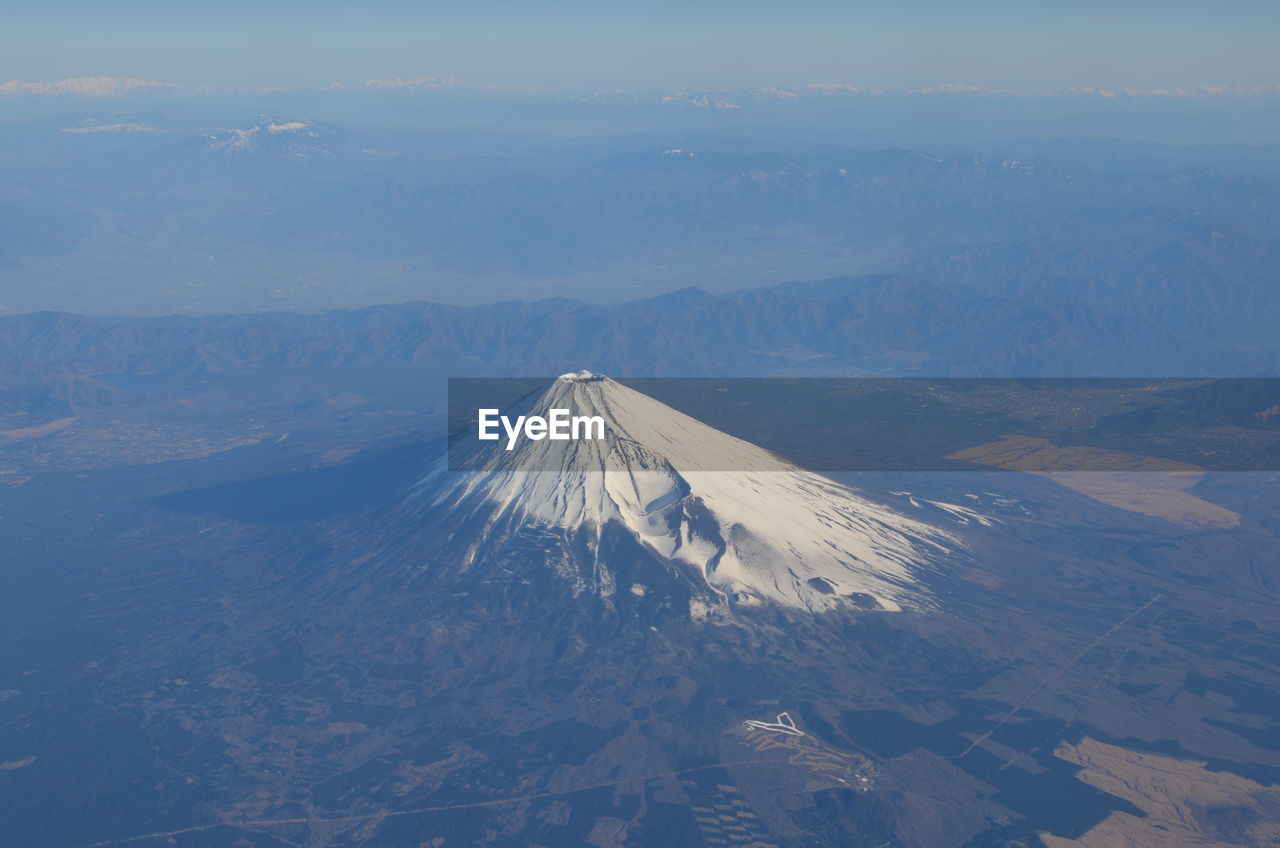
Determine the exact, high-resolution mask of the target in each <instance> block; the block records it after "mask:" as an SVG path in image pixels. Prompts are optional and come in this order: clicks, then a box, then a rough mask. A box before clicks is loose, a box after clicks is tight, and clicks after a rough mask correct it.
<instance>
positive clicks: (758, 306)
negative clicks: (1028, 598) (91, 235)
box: [0, 276, 1280, 385]
mask: <svg viewBox="0 0 1280 848" xmlns="http://www.w3.org/2000/svg"><path fill="white" fill-rule="evenodd" d="M1270 302H1271V303H1273V302H1274V301H1270ZM1266 303H1267V302H1266V301H1260V302H1259V304H1257V305H1256V308H1255V309H1252V310H1251V309H1249V308H1248V305H1247V304H1242V305H1241V308H1239V309H1232V310H1228V309H1222V310H1214V309H1206V308H1203V307H1201V306H1199V305H1197V304H1196V303H1195V302H1192V303H1187V304H1170V303H1161V302H1159V301H1156V300H1153V299H1145V300H1141V301H1138V302H1136V303H1135V302H1133V301H1129V302H1126V301H1124V300H1120V301H1118V302H1117V301H1111V302H1108V301H1105V300H1097V301H1096V302H1095V305H1089V304H1085V303H1080V302H1075V303H1073V302H1071V301H1069V300H1067V299H1065V298H1064V299H1063V300H1062V301H1061V302H1058V303H1054V302H1053V301H1052V299H1051V298H1048V297H1043V296H1042V297H1035V296H1031V295H1029V296H1022V297H1019V296H1015V295H1014V294H1013V293H1012V292H1011V291H1005V292H1002V293H986V292H983V291H980V290H978V289H977V288H976V287H973V286H963V285H945V284H942V283H928V282H921V281H918V280H914V279H911V278H907V277H902V276H866V277H856V278H839V279H831V280H823V281H817V282H812V283H793V284H787V285H781V286H774V287H769V288H761V289H753V290H748V291H743V292H737V293H732V294H725V295H716V294H710V293H708V292H705V291H700V290H697V289H689V290H685V291H680V292H672V293H670V294H665V295H660V296H658V297H653V298H648V299H645V300H639V301H635V302H632V303H626V304H620V305H616V306H596V305H590V304H586V303H582V302H580V301H575V300H568V299H552V300H545V301H539V302H534V303H500V304H494V305H492V306H483V307H458V306H445V305H440V304H432V303H415V304H402V305H397V306H378V307H370V308H365V309H357V310H351V311H334V312H326V313H322V314H313V315H307V314H299V313H261V314H252V315H227V316H208V317H188V316H170V317H165V318H108V317H89V316H80V315H71V314H65V313H52V312H44V313H33V314H28V315H18V316H11V317H5V318H0V362H3V363H4V369H3V372H2V374H3V376H2V378H0V379H3V380H4V381H5V382H7V383H8V384H10V385H21V384H25V383H29V382H32V381H37V380H40V379H42V378H45V377H48V376H50V375H56V374H77V375H85V376H92V375H102V374H200V373H228V374H236V373H251V372H253V371H256V370H259V369H264V368H284V369H290V368H302V367H317V366H320V367H342V366H358V365H370V364H377V363H388V362H394V363H401V364H404V365H411V366H418V367H423V368H432V369H435V370H437V371H440V370H445V371H448V372H451V373H456V374H470V375H486V374H493V375H526V374H531V375H545V374H548V373H559V372H561V371H566V370H572V369H574V368H577V367H581V366H583V365H588V366H590V367H592V368H596V369H601V370H604V371H606V372H607V373H612V374H618V375H631V376H698V375H717V376H731V375H768V374H796V375H806V374H809V375H841V374H883V375H897V374H916V375H939V376H940V375H951V376H1067V375H1077V376H1090V375H1097V376H1126V375H1127V376H1197V375H1219V376H1223V375H1252V374H1266V373H1275V372H1276V369H1277V366H1280V350H1278V349H1277V346H1276V345H1275V341H1274V337H1273V333H1272V332H1271V329H1272V328H1273V327H1274V326H1275V324H1274V322H1272V323H1270V324H1269V323H1268V321H1267V320H1266V316H1267V314H1268V313H1266V312H1265V311H1263V310H1264V307H1265V305H1266ZM1267 308H1274V307H1273V306H1272V307H1267Z"/></svg>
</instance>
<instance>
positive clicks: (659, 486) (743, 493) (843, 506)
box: [411, 371, 957, 618]
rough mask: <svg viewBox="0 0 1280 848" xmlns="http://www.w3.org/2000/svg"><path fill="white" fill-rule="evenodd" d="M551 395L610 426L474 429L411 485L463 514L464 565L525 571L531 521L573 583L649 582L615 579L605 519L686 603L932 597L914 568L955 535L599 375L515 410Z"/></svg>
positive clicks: (817, 605)
mask: <svg viewBox="0 0 1280 848" xmlns="http://www.w3.org/2000/svg"><path fill="white" fill-rule="evenodd" d="M551 409H568V410H571V411H572V414H574V415H587V416H595V415H598V416H600V417H601V418H602V419H603V420H604V421H605V422H607V423H606V425H605V438H603V439H593V440H587V439H581V440H570V441H559V442H553V441H551V440H549V439H543V440H538V441H531V440H525V441H524V442H522V443H520V444H519V445H518V446H517V447H515V448H514V449H512V450H510V451H508V450H503V449H502V447H503V446H502V445H499V447H498V449H497V450H495V451H492V452H489V451H487V450H483V449H482V448H481V447H480V443H478V442H477V443H476V446H474V447H471V448H469V450H470V451H471V452H472V453H471V454H469V455H467V456H465V457H464V458H463V461H464V464H465V465H466V467H469V468H476V469H478V470H469V471H460V472H447V471H445V470H443V467H437V468H436V469H435V470H434V471H433V472H432V473H430V474H429V475H427V477H426V478H424V479H423V480H422V481H421V482H420V483H419V484H418V487H417V491H416V492H415V493H414V495H413V496H412V497H411V503H412V504H413V508H414V509H415V510H417V511H419V512H420V513H421V514H423V515H425V516H429V517H430V520H431V521H432V522H443V524H444V525H445V526H447V527H458V526H461V527H464V528H468V530H467V531H466V532H463V533H457V534H454V535H453V536H452V538H451V539H450V548H451V549H452V550H453V551H454V554H455V557H454V559H455V561H457V563H458V567H459V568H460V569H461V570H469V569H472V568H473V567H474V568H475V569H477V571H479V572H481V573H484V572H486V570H488V569H491V568H493V567H494V566H495V565H497V566H498V567H499V568H502V569H506V570H507V571H508V572H509V573H511V574H513V575H514V576H516V577H519V578H523V579H527V578H528V576H529V571H530V570H531V569H532V570H533V571H534V572H535V573H536V570H537V563H536V562H533V561H530V560H529V559H528V558H522V559H521V562H520V563H519V564H518V565H513V563H512V560H511V559H510V557H509V556H507V554H508V553H509V549H510V548H511V547H512V546H513V545H515V546H519V544H520V540H522V539H524V538H527V537H529V536H530V535H532V536H537V537H538V538H539V539H540V540H541V543H542V545H543V546H545V545H546V544H547V543H548V542H554V543H556V544H554V545H553V547H555V548H558V549H560V550H563V551H565V552H566V553H567V555H566V556H564V557H560V556H556V557H555V560H556V562H557V564H558V570H559V571H560V573H561V574H562V576H566V577H568V578H569V579H571V580H572V581H573V582H574V585H575V587H576V590H575V591H588V590H589V591H594V592H596V593H597V594H600V595H602V596H604V597H606V598H608V597H612V596H613V595H614V594H615V593H618V592H621V591H630V592H631V593H632V594H633V595H635V596H637V597H643V596H644V595H645V594H646V593H647V592H648V591H649V588H648V587H646V586H645V585H643V584H641V583H637V582H633V583H631V585H630V586H629V587H628V586H626V585H625V581H624V580H623V579H621V578H620V574H621V570H620V569H619V568H618V566H622V565H624V563H623V562H621V560H622V559H623V557H622V555H621V554H617V553H615V552H614V551H616V548H614V547H611V543H606V542H605V539H606V537H608V536H609V535H610V534H611V533H614V534H621V535H622V536H624V537H628V538H629V539H630V541H632V542H634V543H636V547H637V548H638V551H641V552H643V553H642V554H641V556H642V557H643V558H648V559H650V560H654V559H656V560H658V561H661V562H663V563H669V564H671V565H672V566H673V567H675V568H677V569H679V570H680V571H682V572H683V575H684V576H685V577H686V578H687V579H689V580H690V581H691V582H692V584H693V586H694V590H695V591H694V595H695V596H697V595H701V596H702V597H701V599H697V598H695V599H694V600H691V602H690V612H691V615H693V616H694V617H695V618H697V617H699V616H700V615H705V614H706V613H708V612H710V611H712V610H714V609H716V608H722V610H721V611H728V610H730V609H731V608H734V607H740V606H754V605H759V604H763V603H772V604H778V605H781V606H784V607H789V608H793V609H801V610H810V611H819V610H826V609H832V608H837V607H860V608H864V609H883V610H900V609H902V608H903V607H923V606H930V605H931V602H930V601H929V599H928V597H927V594H926V592H925V591H924V589H923V588H922V587H921V585H920V583H919V581H918V579H917V576H918V574H919V573H920V572H921V571H922V570H924V569H926V568H927V567H928V566H929V563H930V562H931V561H934V560H937V559H939V558H941V557H944V556H946V555H947V554H948V553H949V552H950V551H952V550H954V549H955V548H956V547H957V543H956V540H955V539H953V538H952V537H950V536H948V535H947V534H945V533H942V532H940V531H938V530H935V529H934V528H932V527H930V526H929V525H927V524H924V523H922V522H919V521H915V520H912V519H908V518H905V517H903V516H900V515H898V514H896V513H894V512H893V511H891V510H889V509H887V508H885V507H883V506H880V505H879V504H876V503H874V502H872V501H870V500H867V499H865V498H862V497H859V496H858V495H856V494H855V493H854V492H852V491H851V490H849V489H847V488H845V487H843V486H841V485H838V484H836V483H834V482H832V481H830V480H828V479H826V478H824V477H822V476H820V475H818V474H814V473H811V472H807V471H804V470H802V469H800V468H797V467H796V466H794V465H791V464H790V463H788V462H786V461H784V460H782V459H780V458H778V457H777V456H775V455H773V454H771V453H769V452H768V451H766V450H763V449H761V448H758V447H756V446H755V445H751V444H748V443H747V442H744V441H741V440H739V439H735V438H733V437H731V436H728V435H725V434H724V433H721V432H719V431H717V430H715V429H713V428H711V427H708V426H706V425H705V424H702V423H701V422H699V421H696V420H694V419H692V418H690V417H688V416H686V415H684V414H682V413H680V412H677V411H676V410H674V409H672V408H670V407H668V406H666V405H664V404H662V403H659V402H658V401H656V400H653V399H652V398H649V397H647V396H645V395H643V394H641V393H639V392H636V391H634V390H632V389H629V388H627V387H625V386H622V385H620V384H619V383H616V382H614V381H613V380H610V379H608V378H606V377H601V376H598V375H594V374H591V373H589V372H585V371H584V372H575V373H570V374H565V375H563V376H561V377H560V378H558V379H557V380H556V381H555V382H554V383H553V384H552V385H551V386H550V388H548V389H547V390H546V391H545V392H544V393H542V394H541V395H539V396H537V397H530V398H526V399H525V401H524V402H523V403H521V404H517V405H516V408H515V409H513V410H511V411H510V412H509V415H510V416H512V417H513V418H514V416H516V415H543V416H545V415H546V414H547V412H548V410H551ZM467 460H469V462H467ZM533 558H534V559H535V560H536V558H537V557H536V555H534V557H533ZM699 589H701V590H703V591H698V590H699Z"/></svg>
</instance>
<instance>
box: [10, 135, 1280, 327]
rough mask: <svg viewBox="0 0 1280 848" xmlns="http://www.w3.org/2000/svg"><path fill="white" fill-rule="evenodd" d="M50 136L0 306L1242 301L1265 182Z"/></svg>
mask: <svg viewBox="0 0 1280 848" xmlns="http://www.w3.org/2000/svg"><path fill="white" fill-rule="evenodd" d="M144 119H145V120H152V119H153V116H148V115H142V116H137V115H114V116H104V117H103V118H102V120H109V121H117V122H118V121H122V120H125V121H134V120H144ZM108 125H109V124H108ZM229 125H230V126H235V124H234V123H229ZM273 127H274V128H276V130H275V131H273V130H272V128H273ZM64 128H65V127H64ZM81 128H83V127H81ZM73 129H75V127H73ZM55 136H56V138H54V139H53V140H49V139H43V140H40V143H39V146H38V147H34V145H36V140H35V139H34V138H33V139H32V140H29V141H28V142H26V143H27V144H30V145H33V148H32V149H31V150H30V151H27V152H26V153H25V154H23V157H22V159H21V161H23V162H24V167H23V168H21V169H13V170H9V171H0V190H3V191H6V192H7V193H8V194H9V196H11V197H13V198H15V201H14V205H13V206H11V209H13V210H14V212H13V213H0V255H3V257H4V259H2V260H0V262H6V263H7V264H6V266H5V267H6V268H7V270H5V271H3V273H2V274H0V311H6V312H9V313H14V312H23V311H30V310H34V309H38V308H43V307H57V308H71V309H75V310H80V309H83V310H84V311H86V312H96V313H99V314H102V313H107V312H110V311H125V312H127V313H130V314H157V313H162V312H164V311H166V310H168V311H174V312H184V313H205V314H208V313H213V312H225V311H244V312H249V311H258V310H261V309H263V308H286V309H298V308H302V309H316V308H332V307H342V308H354V307H358V306H363V305H366V304H368V303H377V302H403V301H410V300H419V299H426V300H451V301H453V302H469V303H476V304H480V303H487V302H494V301H498V300H504V299H510V298H513V297H516V298H520V299H532V298H537V297H539V296H541V295H544V294H558V295H570V296H576V297H581V298H582V299H585V300H590V301H595V302H602V301H603V302H620V301H626V300H633V299H635V298H638V297H643V296H646V295H648V294H651V293H656V292H658V291H662V290H666V289H670V288H671V287H673V286H679V285H689V284H693V285H698V286H700V287H702V288H706V289H707V290H709V291H716V292H723V291H728V290H732V289H736V288H741V287H744V286H751V285H766V284H776V283H780V282H783V281H785V280H788V279H806V278H821V277H828V276H836V275H845V274H851V273H870V272H876V273H880V272H900V273H903V274H906V275H907V276H912V277H917V278H920V279H925V280H936V281H939V282H953V281H954V282H960V283H965V284H976V285H978V286H979V287H984V286H991V285H997V284H998V283H999V281H1000V280H1007V281H1012V282H1017V281H1022V280H1026V281H1028V286H1029V289H1028V291H1029V290H1031V289H1035V290H1037V291H1039V290H1040V289H1043V290H1044V291H1045V292H1046V293H1047V294H1048V295H1050V296H1054V297H1055V299H1058V298H1057V295H1058V291H1059V289H1060V288H1062V286H1061V282H1062V281H1063V280H1068V281H1069V280H1071V279H1074V278H1076V277H1081V278H1087V279H1088V280H1089V281H1090V284H1091V286H1093V288H1090V289H1087V290H1086V289H1084V288H1082V287H1079V286H1077V287H1075V288H1074V289H1072V290H1071V295H1070V296H1071V298H1072V299H1076V300H1080V301H1082V302H1085V303H1087V304H1089V305H1096V304H1095V303H1094V301H1095V300H1098V299H1109V300H1115V301H1118V302H1123V303H1128V302H1130V301H1132V300H1134V299H1135V298H1138V297H1141V296H1145V295H1144V294H1143V292H1144V291H1146V290H1151V291H1153V292H1155V293H1157V294H1159V292H1160V290H1161V289H1162V288H1163V289H1164V290H1166V292H1167V297H1166V299H1172V298H1175V297H1176V296H1177V290H1178V289H1177V287H1178V286H1180V285H1183V284H1184V282H1180V281H1182V280H1183V278H1184V277H1185V276H1186V275H1188V274H1190V273H1192V271H1190V270H1188V269H1187V268H1182V267H1179V265H1178V263H1177V261H1176V260H1177V258H1178V256H1179V255H1185V256H1186V257H1187V259H1188V262H1189V263H1191V264H1192V265H1193V267H1194V269H1195V270H1194V274H1195V276H1196V280H1195V281H1193V283H1192V285H1193V286H1194V287H1196V288H1197V290H1198V291H1200V292H1202V293H1203V291H1205V290H1206V287H1210V286H1214V285H1218V286H1222V287H1227V288H1230V287H1236V288H1237V289H1239V288H1240V287H1244V288H1245V289H1247V291H1240V292H1239V293H1237V294H1233V295H1232V298H1233V300H1234V301H1235V302H1242V301H1250V300H1251V299H1252V300H1251V302H1253V303H1256V302H1257V299H1258V297H1260V296H1269V288H1270V287H1269V286H1267V285H1266V281H1267V280H1269V279H1272V278H1273V277H1274V275H1275V271H1276V267H1277V256H1280V248H1278V247H1277V239H1276V237H1275V236H1274V232H1273V230H1274V228H1273V227H1271V226H1270V222H1272V221H1275V220H1276V219H1277V218H1280V186H1278V184H1277V183H1276V182H1275V180H1274V179H1273V178H1270V177H1268V176H1267V174H1269V173H1270V172H1266V171H1259V170H1257V169H1256V168H1253V169H1251V168H1248V167H1246V168H1244V170H1239V171H1236V170H1232V169H1231V168H1230V167H1228V166H1229V165H1230V163H1231V162H1232V161H1233V159H1232V154H1231V153H1230V151H1226V152H1224V151H1220V150H1219V151H1207V152H1206V151H1200V152H1198V153H1197V152H1196V151H1194V150H1192V151H1188V152H1181V151H1179V150H1177V149H1172V148H1165V147H1159V146H1156V148H1155V149H1151V148H1150V147H1149V146H1148V147H1143V146H1141V145H1136V144H1131V145H1129V146H1124V145H1119V144H1118V145H1117V150H1118V151H1119V152H1118V153H1116V154H1114V155H1113V154H1108V153H1107V150H1109V149H1110V148H1106V147H1104V148H1103V150H1102V151H1101V152H1096V151H1095V146H1096V145H1095V146H1090V145H1088V144H1084V143H1081V144H1079V145H1072V144H1070V143H1068V142H1061V143H1059V145H1058V146H1054V145H1051V144H1047V143H1046V144H1041V145H1034V144H1029V143H1026V144H1021V145H1019V144H1016V143H1012V142H1010V143H1006V144H1004V145H996V146H990V147H987V148H983V149H980V150H975V151H973V152H958V151H957V150H955V149H952V150H939V151H929V150H923V151H922V150H918V149H904V148H884V149H854V148H850V147H848V146H847V145H845V146H836V145H832V146H831V147H828V148H822V149H818V148H815V147H813V146H810V147H807V148H799V147H795V146H794V145H786V146H783V145H779V147H778V148H776V149H774V150H772V151H770V150H769V149H767V148H763V149H762V146H761V145H762V143H761V142H756V143H746V142H743V141H740V140H738V141H735V140H733V139H724V138H716V137H712V136H706V135H693V134H690V133H688V132H672V133H667V134H662V133H649V134H646V135H644V136H616V137H607V138H586V139H573V140H552V139H536V138H535V139H531V138H524V137H518V136H513V137H503V136H495V135H494V134H492V133H490V134H488V135H485V134H484V133H473V134H472V135H471V136H468V135H466V134H465V133H459V134H457V135H450V134H447V133H438V134H431V133H425V132H418V133H413V132H410V131H408V130H403V129H402V130H398V131H393V130H378V129H375V128H370V127H363V128H361V129H358V130H353V129H344V128H342V127H338V126H333V125H330V124H325V123H320V122H316V121H313V120H310V119H307V118H305V117H299V115H298V113H293V112H290V113H278V115H277V117H269V116H261V117H259V118H256V119H254V120H251V121H249V122H247V123H243V124H242V125H241V126H239V127H238V128H236V129H230V130H227V129H213V130H202V131H199V132H195V133H192V131H191V130H189V129H188V130H177V129H175V130H174V131H172V132H153V133H125V134H120V133H102V132H99V133H88V134H75V135H66V134H63V133H60V132H57V133H55ZM19 149H20V150H21V149H22V148H19ZM676 149H678V150H680V151H681V153H680V155H678V156H677V155H672V154H671V153H670V151H672V150H676ZM1258 155H1259V154H1256V153H1253V152H1248V154H1247V155H1246V153H1241V154H1240V157H1243V158H1245V159H1248V156H1255V157H1256V156H1258ZM1117 156H1119V158H1118V159H1117V158H1116V157H1117ZM1091 157H1092V158H1091ZM1094 158H1097V160H1098V161H1097V164H1096V165H1091V163H1093V161H1094ZM33 198H38V201H37V200H35V199H33ZM15 213H16V214H15ZM1207 241H1212V244H1208V246H1206V242H1207ZM967 254H972V257H973V258H972V261H970V262H969V263H967V264H966V263H965V262H963V261H958V260H952V259H951V258H952V257H957V256H961V257H963V256H965V255H967ZM59 257H73V258H74V261H73V262H72V264H67V262H65V261H58V260H59ZM1148 258H1149V259H1151V260H1153V264H1151V265H1150V267H1147V266H1146V265H1144V264H1143V263H1144V261H1145V260H1146V259H1148ZM987 261H993V262H996V263H997V266H998V267H993V268H992V269H991V276H992V277H993V278H995V279H994V280H987V279H986V278H985V275H986V274H987V268H986V267H985V263H986V262H987ZM104 262H105V263H106V266H105V267H106V268H107V269H108V270H109V272H110V273H111V274H112V275H113V276H114V278H115V279H116V280H118V284H117V285H116V286H115V287H113V288H112V291H113V300H112V302H111V303H110V304H107V303H102V302H99V298H100V297H101V291H102V289H101V287H99V286H97V285H91V284H90V281H91V280H93V279H97V276H96V275H98V274H100V273H101V271H102V268H103V267H104V266H103V264H102V263H104ZM1135 269H1136V270H1137V271H1138V272H1139V276H1141V278H1142V279H1141V281H1140V283H1141V285H1140V286H1138V287H1135V286H1134V285H1131V281H1133V279H1134V277H1135V274H1134V272H1135ZM356 277H358V278H359V279H361V281H362V284H361V286H359V287H358V288H355V287H352V286H351V285H350V280H351V279H353V278H356ZM1166 278H1169V279H1166ZM983 290H984V291H997V289H991V288H984V289H983ZM1000 293H1004V292H1003V291H1002V290H1001V291H1000ZM1011 293H1012V294H1013V295H1014V296H1022V295H1024V294H1026V293H1027V291H1022V290H1017V289H1016V288H1015V290H1013V291H1012V292H1011ZM1249 308H1250V310H1252V306H1250V307H1249Z"/></svg>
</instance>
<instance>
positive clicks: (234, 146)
mask: <svg viewBox="0 0 1280 848" xmlns="http://www.w3.org/2000/svg"><path fill="white" fill-rule="evenodd" d="M330 136H331V132H330V131H329V130H328V129H327V128H325V127H324V126H322V125H321V124H317V123H315V122H313V121H299V120H291V121H284V120H277V119H275V118H273V117H271V116H270V115H259V116H258V117H257V119H256V120H254V121H250V122H249V123H247V124H244V125H243V126H240V127H237V128H234V129H214V130H207V131H205V132H204V133H203V134H202V135H201V136H200V137H199V138H198V139H197V141H198V142H199V143H200V146H202V147H204V148H205V149H207V150H210V151H214V152H217V153H226V154H233V155H255V154H258V155H261V154H266V155H271V154H274V155H284V156H293V157H298V158H310V157H312V156H316V155H323V154H328V153H329V152H331V150H330Z"/></svg>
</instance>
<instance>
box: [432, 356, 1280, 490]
mask: <svg viewBox="0 0 1280 848" xmlns="http://www.w3.org/2000/svg"><path fill="white" fill-rule="evenodd" d="M482 411H483V412H482ZM504 419H505V420H504ZM538 419H542V420H541V422H539V420H538ZM482 423H483V424H484V425H485V426H484V427H483V428H482V426H481V424H482ZM449 429H450V436H449V467H450V468H451V469H453V470H459V471H462V470H472V471H474V470H521V471H602V470H623V469H635V468H648V467H650V466H655V467H661V468H664V469H666V468H669V469H673V470H675V471H679V472H687V471H768V470H783V469H787V468H791V467H792V464H794V465H798V466H801V467H804V468H808V469H812V470H816V471H828V472H835V471H979V470H993V469H1003V470H1017V471H1053V472H1059V471H1063V472H1076V471H1166V472H1168V471H1187V472H1194V471H1275V470H1278V469H1280V379H1277V378H1222V379H1204V378H1195V379H1150V380H1144V379H1128V378H1125V379H1075V378H1072V379H1025V380H1023V379H986V378H973V379H967V378H966V379H926V378H830V379H828V378H816V379H810V378H796V379H791V378H778V379H774V378H731V379H715V378H687V379H686V378H675V379H667V378H663V379H658V378H644V379H629V378H626V379H616V380H615V379H608V378H603V377H599V376H598V375H592V374H588V373H587V372H581V373H579V374H574V375H564V376H562V377H550V378H544V379H528V378H521V379H494V378H480V379H469V378H454V379H451V380H450V381H449ZM482 436H486V438H482Z"/></svg>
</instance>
